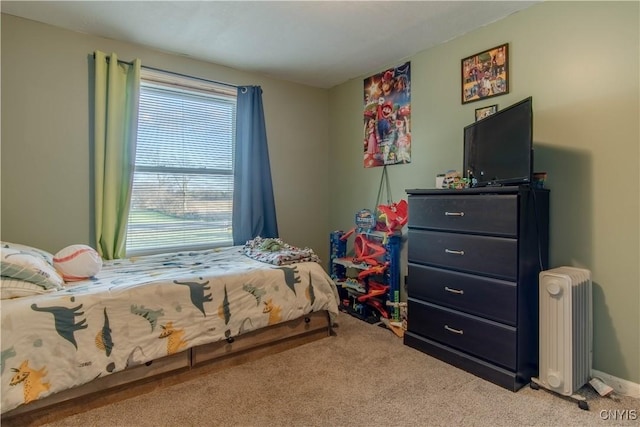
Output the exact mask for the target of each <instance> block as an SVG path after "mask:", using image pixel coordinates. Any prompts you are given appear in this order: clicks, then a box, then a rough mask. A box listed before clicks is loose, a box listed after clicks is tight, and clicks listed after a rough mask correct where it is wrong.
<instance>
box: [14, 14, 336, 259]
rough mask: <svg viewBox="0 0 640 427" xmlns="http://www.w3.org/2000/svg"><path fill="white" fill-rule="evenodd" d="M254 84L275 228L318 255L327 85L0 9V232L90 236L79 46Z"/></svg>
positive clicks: (82, 51)
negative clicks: (293, 80)
mask: <svg viewBox="0 0 640 427" xmlns="http://www.w3.org/2000/svg"><path fill="white" fill-rule="evenodd" d="M95 50H101V51H103V52H106V53H110V52H116V53H117V54H118V57H119V58H120V59H123V60H131V59H133V58H136V57H137V58H140V59H141V60H142V64H143V66H144V65H147V66H151V67H156V68H160V69H164V70H168V71H173V72H177V73H183V74H187V75H192V76H197V77H201V78H205V79H212V80H217V81H222V82H227V83H232V84H238V85H260V86H262V89H263V103H264V109H265V119H266V126H267V138H268V142H269V156H270V160H271V171H272V175H273V181H274V193H275V199H276V213H277V216H278V223H279V231H280V237H282V238H283V239H284V240H285V241H286V242H288V243H290V244H293V245H296V246H309V247H312V248H314V249H315V250H316V252H317V253H318V255H319V256H320V257H321V258H322V259H323V260H326V259H327V256H328V251H329V249H328V246H329V244H328V237H327V229H326V224H327V218H328V215H329V214H328V212H329V205H328V203H327V199H328V186H327V182H328V173H329V165H328V153H327V148H326V146H327V139H328V135H329V132H328V129H329V126H328V108H327V105H328V92H327V91H326V90H324V89H316V88H311V87H308V86H303V85H299V84H294V83H288V82H284V81H280V80H275V79H270V78H267V77H265V76H262V75H257V74H252V73H247V72H242V71H238V70H234V69H230V68H227V67H223V66H220V65H216V64H211V63H207V62H202V61H195V60H192V59H189V58H187V57H184V56H178V55H169V54H166V53H162V52H158V51H154V50H151V49H146V48H143V47H141V46H136V45H133V44H128V43H121V42H116V41H114V40H108V39H104V38H98V37H92V36H88V35H86V34H81V33H76V32H71V31H67V30H62V29H58V28H55V27H52V26H49V25H44V24H41V23H37V22H34V21H30V20H25V19H21V18H17V17H14V16H10V15H6V14H3V15H2V176H1V177H2V215H1V219H2V223H1V231H2V239H4V240H7V241H14V242H21V243H25V244H30V245H33V246H37V247H41V248H43V249H47V250H49V251H51V252H54V253H55V252H56V251H58V250H59V249H61V248H63V247H65V246H67V245H70V244H74V243H85V244H93V243H94V242H93V241H94V238H93V231H92V226H93V224H92V219H91V218H92V214H91V198H90V192H91V188H90V181H91V178H90V163H91V160H90V151H89V150H90V147H89V146H90V140H91V139H90V133H89V132H90V130H89V129H90V127H89V126H90V108H89V71H88V70H89V62H90V61H89V55H90V54H92V52H93V51H95Z"/></svg>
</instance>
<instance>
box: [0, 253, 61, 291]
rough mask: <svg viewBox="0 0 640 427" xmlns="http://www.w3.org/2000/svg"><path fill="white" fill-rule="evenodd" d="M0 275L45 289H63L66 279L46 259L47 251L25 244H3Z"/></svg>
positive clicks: (0, 257)
mask: <svg viewBox="0 0 640 427" xmlns="http://www.w3.org/2000/svg"><path fill="white" fill-rule="evenodd" d="M1 250H2V255H1V256H0V275H2V276H3V277H4V278H9V279H18V280H24V281H26V282H31V283H33V284H36V285H39V286H40V287H42V288H44V289H62V285H63V284H64V280H62V277H61V276H60V275H59V274H58V272H57V271H56V269H55V268H53V267H52V266H51V265H50V264H49V263H48V262H47V260H46V252H45V251H41V250H39V249H35V248H31V247H29V246H24V245H16V244H5V243H3V244H2V247H1Z"/></svg>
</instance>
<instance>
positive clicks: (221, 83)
mask: <svg viewBox="0 0 640 427" xmlns="http://www.w3.org/2000/svg"><path fill="white" fill-rule="evenodd" d="M95 58H96V54H95V53H94V54H93V59H95ZM106 58H107V61H109V59H110V57H109V56H107V57H106ZM118 62H120V63H122V64H128V65H133V63H132V62H128V61H123V60H121V59H118ZM140 66H141V67H142V68H146V69H147V70H152V71H159V72H161V73H167V74H173V75H174V76H180V77H186V78H189V79H195V80H200V81H203V82H207V83H215V84H219V85H223V86H228V87H232V88H236V89H237V88H238V86H237V85H234V84H231V83H225V82H220V81H217V80H209V79H204V78H202V77H195V76H190V75H188V74H182V73H176V72H175V71H167V70H163V69H161V68H155V67H149V66H147V65H140Z"/></svg>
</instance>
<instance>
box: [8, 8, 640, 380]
mask: <svg viewBox="0 0 640 427" xmlns="http://www.w3.org/2000/svg"><path fill="white" fill-rule="evenodd" d="M639 12H640V11H639V3H638V2H545V3H541V4H538V5H536V6H533V7H531V8H529V9H527V10H525V11H522V12H520V13H517V14H514V15H512V16H510V17H508V18H506V19H504V20H501V21H498V22H496V23H494V24H492V25H489V26H486V27H483V28H481V29H479V30H477V31H474V32H471V33H468V34H466V35H464V36H462V37H460V38H457V39H455V40H452V41H450V42H448V43H446V44H443V45H441V46H438V47H435V48H432V49H429V50H427V51H424V52H421V53H419V54H417V55H415V56H413V57H411V58H406V60H410V61H411V66H412V109H413V115H412V119H413V123H412V133H413V151H412V155H413V161H412V163H411V164H409V165H398V166H393V167H390V168H389V175H390V179H391V183H392V193H393V195H394V198H395V199H399V198H401V197H404V190H405V189H407V188H429V187H433V185H434V180H435V175H436V174H437V173H439V172H443V171H446V170H448V169H461V167H462V128H463V127H464V126H465V125H467V124H469V123H471V122H472V121H473V117H474V110H475V108H478V107H481V106H485V105H491V104H496V103H497V104H498V105H499V108H504V107H506V106H508V105H510V104H512V103H514V102H516V101H519V100H520V99H522V98H525V97H527V96H529V95H531V96H533V99H534V110H535V111H534V123H535V128H534V139H535V143H534V144H535V155H536V170H539V171H542V170H544V171H547V172H548V173H549V178H548V180H547V184H548V185H547V186H548V187H549V188H550V189H551V247H550V252H551V254H550V255H551V265H552V266H554V267H555V266H560V265H574V266H580V267H585V268H589V269H590V270H591V271H592V274H593V281H594V336H595V346H594V368H595V369H597V370H600V371H603V372H606V373H608V374H611V375H614V376H616V377H619V378H622V379H626V380H629V381H632V382H634V383H640V353H639V352H640V350H639V349H640V314H639V313H640V310H639V308H640V274H639V264H640V249H639V246H640V228H639V223H640V211H639V199H640V188H639V187H640V176H639V172H638V170H639V166H640V159H639V157H640V153H639V145H640V130H639V124H638V122H639V119H638V117H639V115H640V110H639V82H638V80H639V78H638V76H639V72H640V69H639V51H640V49H639V40H640V37H639ZM1 31H2V33H1V42H2V62H1V67H2V68H1V72H2V94H1V96H2V97H1V107H2V116H1V118H2V134H1V136H2V147H1V149H2V151H1V157H2V159H1V162H2V163H1V203H2V206H1V217H0V220H1V223H0V231H1V233H2V234H1V237H2V239H4V240H8V241H15V242H21V243H26V244H31V245H34V246H39V247H42V248H44V249H47V250H50V251H57V250H58V249H60V248H62V247H64V246H66V245H69V244H73V243H89V244H91V243H93V242H92V240H93V237H92V231H91V201H90V167H89V164H90V157H89V140H90V138H89V115H90V113H89V108H88V105H89V89H88V67H89V61H88V56H89V54H90V53H91V52H93V51H94V50H102V51H104V52H112V51H113V52H116V53H118V55H119V57H120V58H122V59H125V60H127V59H132V58H134V57H139V58H141V59H142V63H143V64H146V65H149V66H153V67H157V68H162V69H166V70H170V71H175V72H179V73H184V74H190V75H194V76H198V77H203V78H209V79H213V80H220V81H225V82H228V83H234V84H257V85H261V86H262V87H263V89H264V104H265V114H266V120H267V133H268V139H269V149H270V156H271V162H272V172H273V177H274V191H275V197H276V209H277V214H278V221H279V226H280V232H281V237H282V238H283V239H285V240H286V241H288V242H290V243H292V244H295V245H300V246H310V247H313V248H314V249H316V251H317V252H318V253H319V255H320V256H321V257H322V258H323V259H324V260H326V259H327V256H328V233H329V232H330V231H331V230H335V229H343V230H347V229H350V228H351V227H353V218H354V214H355V212H356V211H357V210H359V209H361V208H363V207H369V208H371V207H373V204H374V203H375V199H376V194H377V191H378V184H379V180H380V173H381V170H380V169H364V168H363V167H362V139H363V134H362V107H363V106H362V97H363V93H362V90H363V88H362V81H363V79H364V78H365V77H366V76H361V77H360V78H357V79H354V80H352V81H350V82H347V83H345V84H343V85H340V86H338V87H335V88H333V89H331V90H329V91H326V90H321V89H314V88H310V87H306V86H302V85H297V84H293V83H287V82H283V81H279V80H274V79H270V78H268V77H265V76H261V75H257V74H254V73H247V72H242V71H238V70H233V69H230V68H227V67H223V66H219V65H216V64H211V63H206V62H202V61H195V60H192V59H190V58H188V57H184V56H178V55H170V54H166V53H162V52H158V51H155V50H150V49H146V48H143V47H140V46H136V45H132V44H127V43H121V42H116V41H114V40H108V39H103V38H97V37H92V36H88V35H85V34H79V33H74V32H70V31H66V30H61V29H57V28H54V27H51V26H48V25H43V24H39V23H36V22H33V21H28V20H24V19H21V18H16V17H12V16H7V15H4V14H3V15H2V28H1ZM390 42H393V41H390ZM505 42H508V43H509V47H510V62H511V64H510V70H511V83H510V93H509V94H507V95H503V96H499V97H495V98H491V99H489V100H487V101H483V102H474V103H471V104H467V105H464V106H463V105H461V104H460V60H461V58H464V57H466V56H469V55H471V54H474V53H477V52H480V51H482V50H484V49H486V48H488V47H493V46H497V45H499V44H502V43H505ZM402 62H404V61H402ZM399 63H400V62H399ZM387 65H388V66H389V67H392V66H394V65H397V64H387ZM384 68H385V67H383V68H382V69H384ZM378 71H381V70H371V73H370V74H373V73H376V72H378ZM405 256H406V255H405ZM405 267H406V266H405ZM403 268H404V267H403Z"/></svg>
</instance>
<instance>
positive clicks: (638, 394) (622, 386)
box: [591, 369, 640, 399]
mask: <svg viewBox="0 0 640 427" xmlns="http://www.w3.org/2000/svg"><path fill="white" fill-rule="evenodd" d="M591 376H592V377H597V378H600V379H601V380H602V381H604V382H605V383H606V384H607V385H608V386H610V387H611V388H613V391H615V392H616V393H617V394H620V395H622V396H630V397H634V398H636V399H640V384H637V383H633V382H631V381H627V380H623V379H621V378H617V377H614V376H613V375H609V374H606V373H604V372H601V371H598V370H596V369H592V370H591Z"/></svg>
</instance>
